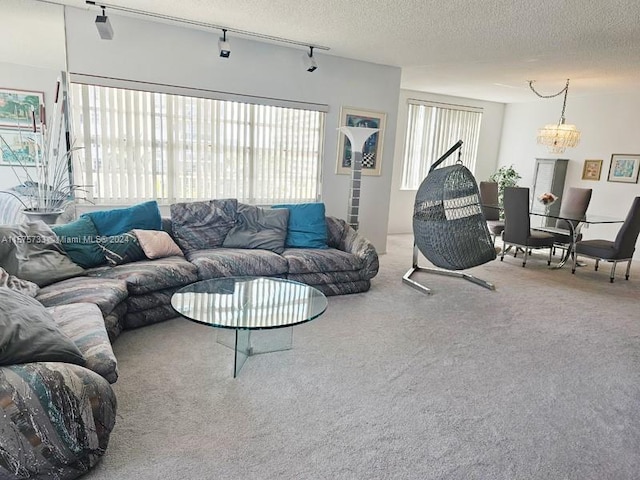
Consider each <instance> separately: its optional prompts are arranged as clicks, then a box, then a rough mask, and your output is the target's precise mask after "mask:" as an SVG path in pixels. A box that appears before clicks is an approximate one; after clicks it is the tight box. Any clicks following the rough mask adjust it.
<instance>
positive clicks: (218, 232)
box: [171, 198, 238, 252]
mask: <svg viewBox="0 0 640 480" xmlns="http://www.w3.org/2000/svg"><path fill="white" fill-rule="evenodd" d="M237 206H238V201H237V200H236V199H235V198H229V199H222V200H209V201H206V202H189V203H174V204H173V205H171V222H172V225H173V235H174V237H175V239H176V242H178V245H179V246H180V248H181V249H182V250H183V251H185V252H191V251H193V250H204V249H208V248H217V247H221V246H222V243H223V242H224V239H225V237H226V236H227V233H229V230H231V228H232V227H233V226H234V225H235V223H236V209H237Z"/></svg>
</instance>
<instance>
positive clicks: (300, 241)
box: [272, 203, 328, 248]
mask: <svg viewBox="0 0 640 480" xmlns="http://www.w3.org/2000/svg"><path fill="white" fill-rule="evenodd" d="M272 208H287V209H288V210H289V225H288V227H287V239H286V241H285V245H286V246H287V247H291V248H328V246H327V221H326V218H325V208H324V203H292V204H282V205H274V206H273V207H272Z"/></svg>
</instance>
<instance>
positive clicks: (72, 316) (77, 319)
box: [47, 303, 118, 383]
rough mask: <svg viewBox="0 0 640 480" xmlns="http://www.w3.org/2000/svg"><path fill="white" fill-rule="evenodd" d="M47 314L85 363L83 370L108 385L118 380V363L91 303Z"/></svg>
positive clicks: (54, 310) (62, 306) (60, 307)
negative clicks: (100, 377) (93, 373)
mask: <svg viewBox="0 0 640 480" xmlns="http://www.w3.org/2000/svg"><path fill="white" fill-rule="evenodd" d="M47 311H48V312H49V313H51V316H52V317H53V319H54V320H55V322H56V323H57V324H58V326H59V327H60V330H62V331H63V332H64V333H65V335H67V336H68V337H69V338H70V339H71V340H73V343H75V344H76V346H77V347H78V349H79V350H80V352H81V353H82V355H83V356H84V359H85V364H84V366H85V367H86V368H88V369H89V370H93V371H94V372H96V373H97V374H98V375H100V376H102V377H104V379H105V380H107V381H108V382H109V383H115V381H116V380H117V379H118V362H117V360H116V356H115V355H114V354H113V350H112V349H111V343H110V342H109V337H108V335H107V331H106V329H105V326H104V320H103V319H102V313H101V312H100V309H99V308H98V307H97V306H96V305H94V304H92V303H74V304H72V305H60V306H57V307H51V308H48V309H47Z"/></svg>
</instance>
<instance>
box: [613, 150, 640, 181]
mask: <svg viewBox="0 0 640 480" xmlns="http://www.w3.org/2000/svg"><path fill="white" fill-rule="evenodd" d="M639 170H640V155H630V154H626V153H614V154H613V155H611V165H610V166H609V178H607V180H608V181H610V182H623V183H637V182H638V171H639Z"/></svg>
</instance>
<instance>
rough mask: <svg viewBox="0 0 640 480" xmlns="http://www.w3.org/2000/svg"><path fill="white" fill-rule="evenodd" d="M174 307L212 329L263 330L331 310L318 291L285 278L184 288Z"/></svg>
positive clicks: (175, 296) (234, 280)
mask: <svg viewBox="0 0 640 480" xmlns="http://www.w3.org/2000/svg"><path fill="white" fill-rule="evenodd" d="M171 306H172V307H173V308H174V309H175V310H176V311H177V312H178V313H179V314H180V315H182V316H183V317H185V318H187V319H189V320H193V321H194V322H198V323H203V324H205V325H210V326H212V327H220V328H233V329H236V330H237V329H241V330H259V329H268V328H281V327H289V326H293V325H297V324H299V323H304V322H308V321H310V320H313V319H314V318H317V317H318V316H320V315H321V314H322V313H323V312H324V311H325V310H326V309H327V298H326V297H325V296H324V294H323V293H322V292H321V291H320V290H318V289H316V288H313V287H310V286H309V285H305V284H303V283H298V282H294V281H291V280H285V279H282V278H266V277H228V278H218V279H213V280H204V281H201V282H196V283H192V284H191V285H188V286H186V287H184V288H181V289H180V290H178V291H177V292H176V293H174V294H173V296H172V297H171Z"/></svg>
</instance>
